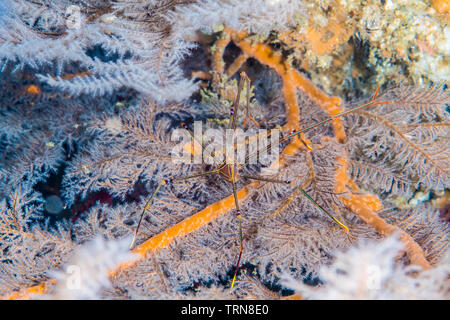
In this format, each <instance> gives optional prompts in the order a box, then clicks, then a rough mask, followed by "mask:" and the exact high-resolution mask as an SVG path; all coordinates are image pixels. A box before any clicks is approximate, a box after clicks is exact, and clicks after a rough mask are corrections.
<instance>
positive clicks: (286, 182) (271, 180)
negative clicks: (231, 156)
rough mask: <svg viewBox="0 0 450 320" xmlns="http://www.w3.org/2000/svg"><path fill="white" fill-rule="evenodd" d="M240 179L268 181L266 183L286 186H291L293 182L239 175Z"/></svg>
mask: <svg viewBox="0 0 450 320" xmlns="http://www.w3.org/2000/svg"><path fill="white" fill-rule="evenodd" d="M239 176H240V177H243V178H246V179H252V180H259V181H266V182H273V183H284V184H290V183H291V182H290V181H288V180H277V179H271V178H266V177H259V176H258V177H257V176H248V175H245V174H239Z"/></svg>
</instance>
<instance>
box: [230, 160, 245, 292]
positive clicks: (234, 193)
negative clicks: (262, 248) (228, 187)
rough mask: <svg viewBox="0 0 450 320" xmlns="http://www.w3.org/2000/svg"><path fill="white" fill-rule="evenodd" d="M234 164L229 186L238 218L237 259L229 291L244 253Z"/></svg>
mask: <svg viewBox="0 0 450 320" xmlns="http://www.w3.org/2000/svg"><path fill="white" fill-rule="evenodd" d="M236 169H237V166H236V163H234V168H233V172H232V174H231V184H232V186H233V195H234V202H235V205H236V216H237V218H238V221H239V257H238V260H237V263H236V269H235V270H234V276H233V281H232V282H231V288H230V290H231V289H233V286H234V282H235V281H236V275H237V273H238V271H239V264H240V263H241V258H242V252H243V251H244V245H243V236H242V217H241V209H240V208H239V201H238V196H237V189H236Z"/></svg>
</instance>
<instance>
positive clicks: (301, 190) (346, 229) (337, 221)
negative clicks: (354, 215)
mask: <svg viewBox="0 0 450 320" xmlns="http://www.w3.org/2000/svg"><path fill="white" fill-rule="evenodd" d="M296 188H297V189H298V190H300V192H301V193H303V195H304V196H305V197H307V198H308V199H309V200H311V202H312V203H314V205H315V206H316V207H318V208H319V209H320V210H322V212H323V213H325V214H326V215H327V216H329V217H330V218H331V219H333V220H334V222H336V223H337V224H338V225H340V226H341V227H342V228H344V229H345V231H347V232H349V230H348V227H347V226H346V225H345V224H343V223H342V222H340V221H339V220H338V219H336V218H335V217H333V216H332V215H331V213H329V212H328V211H327V210H325V209H324V208H323V207H322V206H321V205H320V204H318V203H317V202H316V201H314V199H313V198H311V196H310V195H309V194H307V193H306V191H305V190H303V189H302V188H300V186H296Z"/></svg>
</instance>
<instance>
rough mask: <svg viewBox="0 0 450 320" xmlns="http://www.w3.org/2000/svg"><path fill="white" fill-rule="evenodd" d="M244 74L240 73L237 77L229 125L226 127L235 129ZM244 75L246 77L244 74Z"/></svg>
mask: <svg viewBox="0 0 450 320" xmlns="http://www.w3.org/2000/svg"><path fill="white" fill-rule="evenodd" d="M244 75H245V73H244V72H242V73H241V78H240V79H239V85H238V92H237V95H236V100H234V106H233V107H231V109H230V114H231V119H230V125H229V126H228V129H236V118H237V114H238V111H239V101H240V100H241V91H242V87H243V86H244ZM245 77H247V76H246V75H245Z"/></svg>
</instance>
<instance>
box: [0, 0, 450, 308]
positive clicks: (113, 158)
mask: <svg viewBox="0 0 450 320" xmlns="http://www.w3.org/2000/svg"><path fill="white" fill-rule="evenodd" d="M449 18H450V4H449V2H448V1H437V0H436V1H423V0H408V1H406V0H404V1H403V0H401V1H391V0H383V1H375V0H367V1H356V0H355V1H353V0H348V1H347V0H337V1H319V0H305V1H299V0H297V1H294V0H258V1H257V0H225V1H218V0H201V1H200V0H199V1H194V0H192V1H191V0H159V1H156V0H138V1H136V0H133V1H127V0H117V1H103V0H57V1H46V0H4V1H1V2H0V31H1V32H0V86H1V91H0V95H1V96H0V294H1V296H2V298H5V299H7V298H12V299H24V298H31V299H286V298H288V299H299V298H309V299H329V298H331V299H355V298H359V299H448V298H449V292H450V281H449V273H450V260H449V259H450V253H449V225H448V223H449V221H450V214H449V208H450V200H449V199H450V198H449V195H450V192H449V190H448V186H449V171H450V169H449V159H450V143H449V141H450V140H449V132H450V130H449V128H450V121H449V116H450V115H449V112H450V110H449V103H450V97H449V91H448V82H449V79H450V29H449V23H448V22H449V21H450V19H449ZM243 72H244V74H245V75H246V76H245V77H247V76H248V79H249V80H248V81H247V82H242V79H244V76H243ZM240 75H242V76H241V77H240ZM243 83H245V84H249V86H248V89H247V86H246V85H243ZM238 105H239V106H240V107H239V108H240V109H239V112H238V113H237V114H236V115H233V113H231V114H230V110H233V111H234V110H235V109H238V107H237V106H238ZM357 106H363V107H361V108H360V109H357V110H356V109H355V111H352V112H349V113H347V114H345V115H342V116H340V117H337V118H336V119H333V120H332V121H327V122H324V123H323V124H321V125H318V126H315V127H313V128H311V129H310V130H308V131H305V132H303V133H301V134H298V135H296V136H295V137H292V138H291V139H286V140H285V141H284V142H283V143H282V144H281V145H280V150H281V155H280V159H279V164H280V168H279V170H278V171H277V172H276V173H275V174H273V175H272V176H270V179H268V180H267V179H266V180H265V181H261V180H252V179H249V178H245V177H244V176H245V175H247V176H260V175H261V174H262V173H263V172H264V170H265V169H266V168H265V166H263V165H260V164H257V165H252V166H247V167H245V168H243V169H242V170H241V171H242V172H240V174H241V177H240V179H239V180H236V181H235V182H233V184H235V187H236V190H235V192H233V186H232V184H231V183H230V182H229V181H226V179H223V178H222V177H221V176H219V175H217V174H214V175H200V176H197V177H195V178H193V179H188V180H176V178H179V177H183V176H189V175H195V174H198V173H204V172H207V171H208V170H212V169H211V168H210V167H209V166H208V165H205V164H195V165H194V164H189V163H186V162H174V161H172V160H173V157H172V156H173V150H174V147H175V146H176V145H177V142H176V141H173V139H171V136H172V133H173V132H174V130H175V129H178V128H180V127H187V128H191V127H192V126H193V124H194V122H196V121H201V122H202V123H203V124H204V125H205V126H208V127H210V128H214V129H215V130H218V131H220V132H225V130H226V129H227V128H229V127H230V123H233V122H236V123H237V124H238V127H239V128H246V127H249V126H253V127H257V128H260V129H272V130H274V129H278V130H280V131H282V132H283V134H284V135H285V136H288V135H289V134H291V133H292V132H298V131H299V130H300V129H303V128H308V127H312V126H314V125H315V124H316V123H319V122H321V121H325V120H326V119H329V117H333V116H336V115H337V114H340V113H341V112H344V111H346V110H349V109H350V108H355V107H357ZM249 120H251V121H249ZM200 144H201V143H200ZM201 147H203V146H201ZM189 150H190V149H189ZM192 150H194V148H193V149H192ZM189 152H194V151H189ZM269 167H270V165H269ZM222 173H223V172H222ZM173 179H175V180H176V181H173V183H166V181H171V180H173ZM233 179H234V178H233ZM286 180H289V183H284V184H283V183H274V182H273V181H286ZM155 190H157V192H156V193H155ZM152 195H154V197H153V198H152ZM149 199H151V200H152V201H149ZM236 202H238V203H239V204H240V212H241V216H242V218H239V219H242V220H239V221H238V217H237V215H236ZM144 208H145V209H144ZM324 212H327V213H328V214H330V215H331V216H332V219H330V216H327V214H324ZM141 216H143V218H142V224H141V225H140V229H139V232H138V233H137V239H136V246H135V247H133V248H132V250H130V249H129V246H130V243H131V241H132V238H133V235H134V234H135V233H136V229H137V227H138V225H139V224H140V217H141ZM333 219H334V221H333ZM336 220H337V221H339V222H342V223H341V224H342V225H344V226H345V228H348V231H346V229H345V228H342V226H340V225H339V224H337V223H336ZM241 230H242V245H243V255H242V261H241V263H240V264H239V272H238V274H237V280H236V283H235V284H234V286H233V289H232V290H230V286H231V282H232V279H233V275H234V272H235V268H236V260H237V258H238V256H239V253H240V231H241ZM74 277H75V278H74ZM74 279H75V280H76V281H74ZM74 283H75V284H74ZM69 284H71V285H69Z"/></svg>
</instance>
